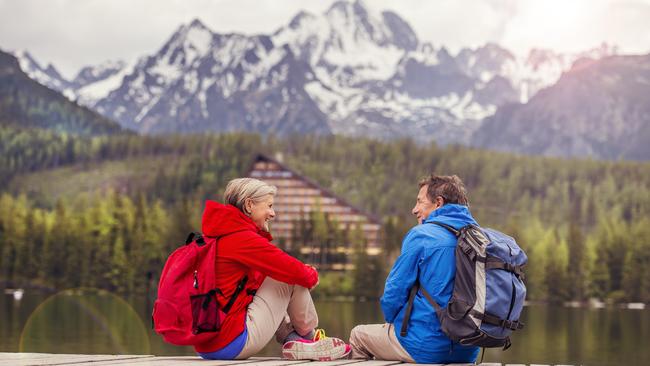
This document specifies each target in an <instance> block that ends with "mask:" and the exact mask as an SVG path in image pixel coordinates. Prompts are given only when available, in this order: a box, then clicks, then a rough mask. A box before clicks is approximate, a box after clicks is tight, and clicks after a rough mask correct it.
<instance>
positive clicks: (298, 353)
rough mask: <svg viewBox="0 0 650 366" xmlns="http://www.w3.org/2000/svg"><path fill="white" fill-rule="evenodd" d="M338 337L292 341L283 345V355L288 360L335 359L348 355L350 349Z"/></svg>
mask: <svg viewBox="0 0 650 366" xmlns="http://www.w3.org/2000/svg"><path fill="white" fill-rule="evenodd" d="M346 348H347V347H346V344H345V342H343V341H342V340H340V339H338V338H325V339H322V340H320V341H316V342H300V341H291V342H287V343H285V344H284V346H282V357H283V358H284V359H287V360H313V361H333V360H338V359H340V358H343V357H345V356H347V355H348V354H349V353H350V349H347V352H346Z"/></svg>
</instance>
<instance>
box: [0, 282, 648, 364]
mask: <svg viewBox="0 0 650 366" xmlns="http://www.w3.org/2000/svg"><path fill="white" fill-rule="evenodd" d="M316 307H317V309H318V313H319V317H320V323H321V324H320V326H322V327H323V328H325V329H326V330H327V334H328V335H331V336H337V337H340V338H343V339H345V340H347V338H348V336H349V334H350V330H351V329H352V328H353V327H354V325H356V324H362V323H377V322H380V321H381V319H382V314H381V310H380V308H379V305H378V304H377V303H376V302H334V301H317V302H316ZM150 309H151V301H150V300H147V299H144V298H127V299H124V298H120V297H118V296H115V295H112V294H109V293H97V292H77V293H72V292H62V293H58V294H43V293H35V292H30V291H27V292H25V295H24V296H23V298H22V300H20V301H16V300H14V298H13V296H11V295H9V294H3V293H0V352H18V351H22V352H53V353H111V354H154V355H192V354H194V352H193V351H192V349H191V348H189V347H177V346H172V345H167V344H165V343H164V342H163V341H162V340H161V338H160V337H159V336H158V335H156V334H155V333H153V331H152V330H151V317H150V311H151V310H150ZM522 320H523V321H524V322H525V323H526V327H525V328H524V329H523V330H521V331H518V332H517V333H516V334H515V335H514V336H513V346H512V348H510V349H509V350H507V351H505V352H503V351H500V350H489V351H487V352H486V355H485V359H484V362H501V363H527V364H530V363H538V364H573V365H579V364H582V365H650V311H649V310H624V309H586V308H564V307H552V306H528V307H526V308H525V310H524V313H523V317H522ZM261 355H265V356H278V355H279V346H278V345H276V344H269V345H268V346H267V347H266V348H265V349H264V350H263V351H262V353H261Z"/></svg>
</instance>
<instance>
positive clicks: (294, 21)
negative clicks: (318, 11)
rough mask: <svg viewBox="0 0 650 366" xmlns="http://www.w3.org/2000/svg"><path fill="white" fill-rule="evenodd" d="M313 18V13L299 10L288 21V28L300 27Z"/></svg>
mask: <svg viewBox="0 0 650 366" xmlns="http://www.w3.org/2000/svg"><path fill="white" fill-rule="evenodd" d="M315 18H316V16H315V15H314V14H312V13H309V12H306V11H304V10H301V11H300V12H298V14H296V15H295V16H294V17H293V18H291V21H290V22H289V28H291V29H297V28H300V27H301V26H302V25H303V24H304V22H306V21H310V20H313V19H315Z"/></svg>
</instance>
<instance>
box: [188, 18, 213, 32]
mask: <svg viewBox="0 0 650 366" xmlns="http://www.w3.org/2000/svg"><path fill="white" fill-rule="evenodd" d="M189 28H195V29H205V30H209V29H208V27H207V26H206V25H205V24H203V22H202V21H201V20H200V19H199V18H194V20H192V22H191V23H190V24H189Z"/></svg>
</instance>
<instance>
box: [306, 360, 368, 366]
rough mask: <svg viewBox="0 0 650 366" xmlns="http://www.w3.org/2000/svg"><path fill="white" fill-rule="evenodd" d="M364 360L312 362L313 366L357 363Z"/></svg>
mask: <svg viewBox="0 0 650 366" xmlns="http://www.w3.org/2000/svg"><path fill="white" fill-rule="evenodd" d="M364 361H365V360H336V361H319V362H312V363H313V364H314V366H316V365H318V366H337V365H349V364H358V363H361V362H364Z"/></svg>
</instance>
